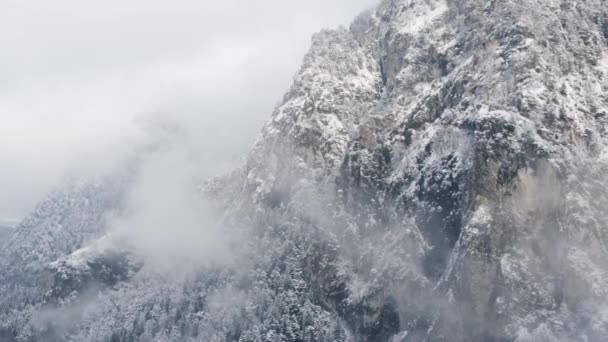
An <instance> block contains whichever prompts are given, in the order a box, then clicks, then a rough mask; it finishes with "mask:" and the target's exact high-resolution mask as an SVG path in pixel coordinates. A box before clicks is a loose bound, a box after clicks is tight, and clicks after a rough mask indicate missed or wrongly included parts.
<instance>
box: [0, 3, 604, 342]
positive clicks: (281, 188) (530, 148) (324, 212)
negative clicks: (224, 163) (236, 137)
mask: <svg viewBox="0 0 608 342" xmlns="http://www.w3.org/2000/svg"><path fill="white" fill-rule="evenodd" d="M607 77H608V7H607V6H606V4H605V3H604V2H603V0H586V1H576V2H572V1H562V0H536V1H524V0H510V1H480V0H384V1H382V2H381V4H380V5H379V6H378V7H377V8H376V9H374V10H372V11H368V12H366V13H363V14H361V15H360V16H359V17H358V18H356V19H355V21H354V22H353V24H352V25H351V27H350V28H349V29H338V30H327V31H323V32H321V33H319V34H317V35H315V36H314V37H313V41H312V47H311V49H310V51H309V53H308V54H307V55H306V57H305V59H304V62H303V66H302V68H301V69H300V71H299V72H298V73H297V74H296V76H295V78H294V83H293V85H292V86H291V88H290V89H289V90H288V92H287V93H286V94H285V96H284V99H283V101H282V102H281V104H280V105H279V106H278V107H277V108H276V110H275V112H274V113H273V114H272V117H271V119H270V120H269V121H268V123H267V124H266V125H265V127H264V129H263V131H262V133H261V134H260V136H259V138H258V140H257V142H256V143H255V145H254V147H253V149H252V150H251V152H250V154H249V156H248V159H247V160H246V161H245V163H244V165H243V166H242V167H241V168H239V169H237V170H235V171H234V172H232V173H231V174H229V175H227V176H225V177H220V178H217V179H214V180H211V181H208V182H205V183H204V184H203V185H202V186H197V185H195V184H194V182H193V184H192V188H193V189H199V190H200V191H199V195H200V198H198V197H197V199H192V201H193V202H197V201H199V200H200V201H201V203H206V204H205V208H209V203H213V212H214V213H217V215H209V216H213V220H207V221H205V222H201V223H200V226H201V230H202V229H209V228H208V227H210V226H212V227H219V228H218V229H219V232H220V233H221V234H219V235H221V238H218V237H217V236H215V235H213V237H214V238H213V243H211V244H210V243H209V242H208V241H207V239H208V238H209V236H211V235H209V234H210V233H209V234H206V235H204V236H198V235H194V236H197V238H196V239H194V238H193V239H194V241H195V242H196V243H200V248H199V249H200V250H201V251H203V252H205V253H203V254H199V253H198V252H199V251H198V250H197V248H194V249H192V250H191V251H189V252H188V253H177V254H176V255H177V257H176V259H172V260H178V261H179V262H178V263H176V264H171V265H169V267H160V266H158V265H157V264H155V263H154V262H152V261H151V259H150V258H149V255H147V254H146V253H144V252H142V250H143V249H139V248H135V247H133V246H138V244H137V241H135V240H137V239H138V236H137V235H133V236H131V239H130V240H129V239H127V240H129V241H126V243H120V242H121V239H120V238H117V236H120V234H118V232H117V231H115V230H113V228H112V224H109V222H114V219H112V218H113V217H118V220H119V221H120V217H122V216H124V215H127V216H128V215H129V212H130V208H129V206H128V205H123V204H124V203H130V200H129V195H128V194H129V193H131V190H130V189H131V188H133V186H134V185H133V184H132V183H135V184H137V180H135V181H133V182H131V181H130V180H131V179H132V177H131V176H127V177H124V176H117V175H110V176H108V177H107V179H104V180H102V181H97V182H93V183H91V182H85V183H84V184H78V185H73V186H68V187H67V188H66V189H65V190H63V191H60V192H58V193H56V194H53V195H51V196H50V197H49V199H48V200H47V201H45V202H43V203H42V204H41V205H40V206H39V208H38V209H37V210H36V212H35V213H33V214H32V215H31V216H30V217H29V218H28V219H26V220H25V221H24V222H23V223H21V224H20V225H19V227H18V228H17V229H16V232H15V233H14V234H13V237H12V238H11V239H10V240H9V242H8V244H7V245H6V247H5V248H4V249H3V251H2V252H1V253H0V260H1V262H0V267H1V271H2V272H1V275H0V289H1V290H2V293H3V296H1V297H2V298H1V299H0V339H2V340H3V341H4V340H6V341H112V342H114V341H242V342H245V341H273V342H274V341H391V342H406V341H463V342H464V341H480V342H481V341H484V342H485V341H487V342H493V341H518V342H524V341H603V340H604V339H605V336H608V286H607V285H606V284H608V282H607V281H608V224H607V223H606V222H608V209H607V208H608V195H607V194H606V192H605V191H604V189H606V187H607V186H608V134H607V133H608V132H607V120H608V118H607V116H608V82H607V81H606V79H607ZM129 175H130V173H129ZM133 177H137V176H133ZM125 179H127V181H125ZM146 184H147V183H146ZM167 206H169V203H167ZM181 207H183V206H180V208H181ZM144 208H147V206H145V207H144ZM160 211H161V214H162V208H161V210H160ZM172 213H173V211H172ZM131 214H132V213H131ZM150 214H152V213H150ZM155 214H156V213H155ZM184 215H185V214H184ZM188 215H190V214H188ZM136 216H137V215H136ZM154 217H158V216H154ZM190 221H191V220H188V222H190ZM126 222H128V223H129V224H130V225H127V226H128V227H129V229H134V230H137V229H138V228H137V226H138V225H146V224H153V222H150V221H146V220H128V221H126ZM163 222H166V221H164V220H163ZM174 222H175V223H174V224H175V225H176V226H175V227H172V225H173V224H172V223H171V222H169V223H166V224H165V223H164V226H166V227H167V229H166V231H167V232H169V233H171V232H175V234H173V235H180V233H183V232H185V231H184V230H180V227H179V225H180V224H181V222H182V220H180V218H176V219H175V220H174ZM123 226H124V225H123ZM205 231H206V232H210V231H211V232H216V230H205ZM187 232H189V233H193V232H192V231H190V230H188V231H187ZM173 238H174V236H172V234H168V235H166V236H165V235H163V239H166V244H167V245H169V244H170V241H178V242H183V241H182V240H179V239H178V240H173ZM198 239H200V240H198ZM117 241H118V242H117ZM146 241H148V240H146ZM122 242H124V241H122ZM154 246H155V248H157V247H158V248H161V249H159V250H162V248H163V247H164V246H162V245H161V246H158V245H154ZM195 246H198V245H197V244H195ZM213 247H216V248H217V251H214V250H213ZM167 251H169V250H167ZM210 251H213V252H210ZM170 252H174V250H170ZM180 252H182V251H180ZM163 255H164V254H163ZM201 256H202V257H201ZM165 266H166V265H165Z"/></svg>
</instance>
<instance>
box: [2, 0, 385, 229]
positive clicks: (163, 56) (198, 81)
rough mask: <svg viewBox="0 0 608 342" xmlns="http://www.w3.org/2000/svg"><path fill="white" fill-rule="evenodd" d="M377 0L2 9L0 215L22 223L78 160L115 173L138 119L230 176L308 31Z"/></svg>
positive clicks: (41, 4)
mask: <svg viewBox="0 0 608 342" xmlns="http://www.w3.org/2000/svg"><path fill="white" fill-rule="evenodd" d="M375 2H376V1H374V0H354V1H353V0H348V1H347V0H330V1H320V0H313V1H291V0H290V1H278V0H261V1H255V2H253V1H245V0H228V1H222V2H218V1H215V2H210V1H192V0H177V1H142V0H132V1H128V2H124V1H117V0H109V1H104V2H96V3H91V2H79V1H74V0H58V1H53V2H48V1H33V2H27V3H24V2H20V1H16V0H8V1H5V2H3V4H2V6H1V7H2V10H1V11H0V42H2V45H1V46H0V119H2V124H1V125H0V189H2V191H0V194H1V195H0V196H1V197H0V218H2V219H3V220H14V219H19V218H22V217H23V216H24V215H26V214H27V213H28V212H29V211H30V210H31V209H32V208H33V207H34V205H35V204H36V203H37V202H38V201H39V200H40V199H41V198H42V197H44V195H45V194H46V193H48V191H50V190H51V189H52V188H53V187H55V186H57V184H59V183H60V181H61V179H62V177H63V176H64V175H65V173H66V172H69V171H72V169H73V168H74V163H75V161H79V163H80V164H81V166H82V164H83V161H84V164H85V166H86V165H87V164H90V162H92V160H93V159H95V160H96V161H98V160H103V161H104V162H106V163H111V162H112V159H113V156H114V155H119V154H121V152H124V151H126V150H128V149H129V148H131V147H132V145H133V144H134V141H140V140H141V139H142V136H146V135H147V134H148V133H145V132H142V129H141V124H138V122H142V118H143V121H144V122H145V121H146V120H147V118H149V117H156V118H158V117H162V118H165V119H168V120H170V121H171V122H176V123H177V124H178V125H179V126H180V127H183V128H184V129H185V130H187V131H188V135H189V136H190V137H193V139H189V143H190V144H193V145H194V146H190V149H191V150H192V151H198V153H201V154H204V155H205V156H206V157H205V158H207V160H212V161H213V163H210V164H213V165H214V168H215V169H216V170H214V172H215V171H218V170H221V169H226V168H229V167H231V165H233V164H234V163H235V161H238V159H239V157H240V156H241V155H242V154H243V153H245V152H246V151H247V148H248V147H249V146H250V145H251V143H252V141H253V139H254V138H255V136H256V134H257V132H258V131H259V129H260V127H261V125H262V124H263V122H264V120H265V119H266V118H268V117H269V115H270V113H271V111H272V109H273V107H274V106H275V104H276V102H277V101H278V100H279V99H280V98H281V95H282V93H283V91H285V90H286V89H287V87H288V86H289V83H290V81H291V77H292V75H293V74H294V73H295V71H296V70H297V68H298V67H299V64H300V61H301V58H302V56H303V54H304V53H305V52H306V50H307V48H308V45H309V40H310V36H311V34H312V33H314V32H315V31H318V30H320V29H321V28H324V27H334V26H338V25H343V24H348V22H349V21H350V20H351V19H352V18H353V17H354V16H355V15H356V13H358V12H360V11H361V10H363V9H365V8H367V7H370V6H372V5H373V4H374V3H375ZM91 155H94V156H96V157H95V158H91V157H89V158H88V159H87V158H86V156H91ZM83 156H85V158H84V159H83ZM102 157H103V158H102ZM88 166H89V168H98V167H101V166H100V165H98V163H94V164H91V165H88Z"/></svg>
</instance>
